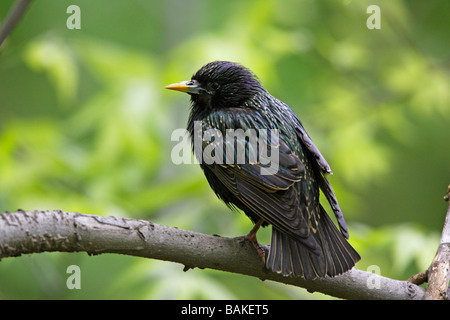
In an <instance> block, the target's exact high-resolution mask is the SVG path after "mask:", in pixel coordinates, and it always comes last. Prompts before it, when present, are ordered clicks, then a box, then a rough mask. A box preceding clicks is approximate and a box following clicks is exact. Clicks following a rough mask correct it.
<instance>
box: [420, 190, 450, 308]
mask: <svg viewBox="0 0 450 320" xmlns="http://www.w3.org/2000/svg"><path fill="white" fill-rule="evenodd" d="M444 199H445V200H446V201H447V202H448V208H447V215H446V217H445V221H444V228H443V229H442V235H441V241H440V243H439V248H438V251H437V253H436V256H435V257H434V259H433V262H432V263H431V266H430V267H429V268H428V270H427V275H428V287H427V289H426V294H425V299H427V300H428V299H433V300H448V299H449V298H450V297H449V294H448V282H449V280H450V186H448V190H447V195H446V196H445V197H444Z"/></svg>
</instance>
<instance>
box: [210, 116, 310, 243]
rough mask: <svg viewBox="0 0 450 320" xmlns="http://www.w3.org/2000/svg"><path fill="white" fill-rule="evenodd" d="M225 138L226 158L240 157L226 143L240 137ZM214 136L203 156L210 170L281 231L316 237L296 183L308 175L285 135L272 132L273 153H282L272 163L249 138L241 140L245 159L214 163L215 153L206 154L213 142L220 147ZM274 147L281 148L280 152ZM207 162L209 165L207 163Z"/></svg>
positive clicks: (250, 207)
mask: <svg viewBox="0 0 450 320" xmlns="http://www.w3.org/2000/svg"><path fill="white" fill-rule="evenodd" d="M215 123H218V122H217V121H216V122H215ZM211 125H212V122H209V121H204V124H203V128H204V129H203V130H208V129H211ZM230 127H232V125H230V123H228V127H227V128H230ZM222 138H224V139H223V140H224V141H225V143H224V144H223V149H222V151H223V154H224V155H223V158H224V159H231V160H237V156H238V154H237V152H236V150H234V153H233V154H231V155H230V154H229V152H228V154H227V150H226V146H227V145H228V146H229V145H230V143H233V144H235V143H236V140H233V141H228V142H227V139H225V137H224V135H223V136H222ZM211 140H213V139H203V141H202V150H203V160H206V161H205V162H208V163H209V164H208V165H206V167H207V168H208V170H210V171H211V172H213V173H214V175H215V176H216V177H217V178H218V180H220V182H221V183H222V184H223V185H224V186H225V187H226V189H228V191H230V192H231V193H232V194H233V195H234V196H235V197H236V198H237V199H238V200H239V201H240V202H241V203H242V204H244V205H245V207H246V208H248V209H249V210H251V211H252V212H253V213H254V214H256V215H257V216H259V217H260V218H261V219H264V221H266V222H268V223H270V224H272V226H273V227H275V228H277V229H278V230H279V231H281V232H283V233H285V234H286V235H289V236H291V237H293V238H298V239H301V240H302V241H303V242H308V241H309V240H308V239H312V237H310V236H309V230H308V223H307V222H306V221H305V218H304V214H303V213H302V211H301V207H300V204H299V200H298V194H297V189H296V188H295V186H294V183H295V182H298V181H300V180H301V179H303V178H304V173H305V167H304V165H303V163H302V161H301V160H300V159H299V158H298V156H297V155H296V154H294V152H292V150H291V149H290V148H289V147H288V145H287V144H286V143H285V141H284V140H283V138H282V137H276V138H274V137H273V136H271V139H270V141H269V145H268V147H269V148H270V149H271V155H272V154H278V155H279V156H278V159H275V160H274V159H271V160H272V161H271V162H270V163H267V162H266V161H264V154H260V153H259V151H258V150H257V148H255V146H254V145H251V143H250V142H249V141H248V140H247V139H244V140H242V139H241V140H240V142H241V143H244V144H245V146H246V149H244V150H245V152H246V159H245V160H246V161H245V163H239V162H238V163H232V161H231V163H230V162H229V161H228V163H225V162H227V161H223V163H214V161H211V160H212V159H208V154H209V156H211V155H212V153H209V152H206V154H205V150H208V149H209V151H212V149H211V147H212V146H215V151H217V150H218V148H217V145H215V143H217V140H214V141H211ZM227 143H228V144H227ZM272 148H273V149H272ZM274 149H278V150H277V151H278V152H277V151H275V150H274ZM254 153H257V155H258V156H260V155H261V157H257V161H256V162H251V161H250V162H249V161H248V160H249V159H251V157H252V155H253V154H254ZM214 156H217V152H215V153H214ZM215 160H217V158H216V159H215ZM266 160H267V159H266ZM203 165H204V166H205V163H203ZM274 168H275V169H274ZM265 170H266V171H265ZM311 241H314V240H313V239H312V240H311ZM306 244H308V243H306ZM315 245H316V244H315V242H314V243H310V246H311V247H312V248H314V247H315Z"/></svg>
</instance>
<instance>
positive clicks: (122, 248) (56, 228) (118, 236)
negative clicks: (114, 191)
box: [0, 210, 424, 299]
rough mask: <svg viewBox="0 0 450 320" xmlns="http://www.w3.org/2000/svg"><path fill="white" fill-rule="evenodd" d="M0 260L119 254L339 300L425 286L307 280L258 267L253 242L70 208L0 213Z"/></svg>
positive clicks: (415, 292) (377, 279) (372, 279)
mask: <svg viewBox="0 0 450 320" xmlns="http://www.w3.org/2000/svg"><path fill="white" fill-rule="evenodd" d="M0 230H1V233H0V259H1V258H6V257H15V256H20V255H21V254H30V253H39V252H44V251H60V252H80V251H84V252H87V253H88V254H100V253H118V254H126V255H132V256H139V257H145V258H152V259H159V260H167V261H173V262H177V263H181V264H183V265H185V270H188V269H190V268H195V267H197V268H211V269H216V270H222V271H228V272H234V273H240V274H244V275H249V276H253V277H257V278H260V279H261V280H272V281H277V282H281V283H285V284H290V285H294V286H298V287H302V288H306V289H307V290H308V291H310V292H314V291H319V292H322V293H325V294H328V295H331V296H335V297H339V298H344V299H422V298H423V296H424V289H423V288H421V287H418V286H417V285H414V284H412V283H409V282H407V281H399V280H393V279H389V278H386V277H383V276H380V275H377V274H374V273H370V272H365V271H361V270H357V269H352V270H350V271H349V272H346V273H345V274H343V275H340V276H338V277H335V278H328V277H327V278H323V279H316V280H310V281H306V280H304V279H301V278H290V277H283V276H282V275H279V274H276V273H272V272H268V271H267V270H265V269H264V268H263V265H262V264H261V260H260V259H259V257H258V255H257V254H256V251H255V249H254V247H253V246H252V245H251V244H250V243H248V242H247V241H242V240H239V239H237V238H223V237H220V236H211V235H206V234H201V233H196V232H192V231H186V230H181V229H177V228H171V227H167V226H163V225H158V224H154V223H152V222H149V221H146V220H136V219H127V218H115V217H102V216H97V215H87V214H81V213H75V212H63V211H60V210H55V211H38V210H35V211H22V210H18V211H16V212H13V213H9V212H6V213H3V214H0Z"/></svg>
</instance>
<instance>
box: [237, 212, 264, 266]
mask: <svg viewBox="0 0 450 320" xmlns="http://www.w3.org/2000/svg"><path fill="white" fill-rule="evenodd" d="M263 222H264V220H263V219H259V221H258V222H257V223H256V224H255V226H254V227H253V229H252V230H250V232H249V233H248V234H246V235H245V236H242V237H241V238H242V239H244V240H248V241H250V242H251V243H252V244H253V246H254V247H255V248H256V252H257V253H258V257H260V259H261V260H262V262H263V263H264V264H265V258H264V256H265V254H264V249H263V248H262V246H261V245H260V244H259V243H258V240H257V239H256V232H258V230H259V228H260V227H261V225H262V224H263Z"/></svg>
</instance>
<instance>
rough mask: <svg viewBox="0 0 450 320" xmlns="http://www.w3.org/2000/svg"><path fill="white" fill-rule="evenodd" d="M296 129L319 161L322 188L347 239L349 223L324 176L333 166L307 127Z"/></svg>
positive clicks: (301, 139) (307, 147)
mask: <svg viewBox="0 0 450 320" xmlns="http://www.w3.org/2000/svg"><path fill="white" fill-rule="evenodd" d="M296 129H297V136H298V138H299V139H300V141H301V142H302V143H303V145H304V146H305V147H306V149H307V150H308V152H309V153H310V154H312V155H313V157H314V159H315V160H316V162H317V165H318V166H319V168H320V171H321V173H322V174H318V175H317V176H318V181H319V186H320V189H321V190H322V192H323V193H324V195H325V197H326V198H327V200H328V202H329V203H330V206H331V208H332V209H333V212H334V215H335V217H336V220H337V222H338V224H339V228H340V230H341V233H342V234H343V236H344V237H345V238H346V239H348V237H349V235H348V228H347V224H346V223H345V219H344V215H343V214H342V211H341V208H340V207H339V204H338V202H337V199H336V196H335V195H334V190H333V188H332V187H331V184H330V182H329V181H328V179H327V178H326V177H325V176H324V174H326V173H330V174H332V171H331V168H330V166H329V165H328V163H327V161H326V160H325V158H324V157H323V156H322V154H321V153H320V151H319V149H317V147H316V146H315V145H314V143H313V142H312V140H311V138H310V137H309V136H308V134H307V133H306V131H305V129H304V128H303V127H302V126H301V125H297V127H296Z"/></svg>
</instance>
